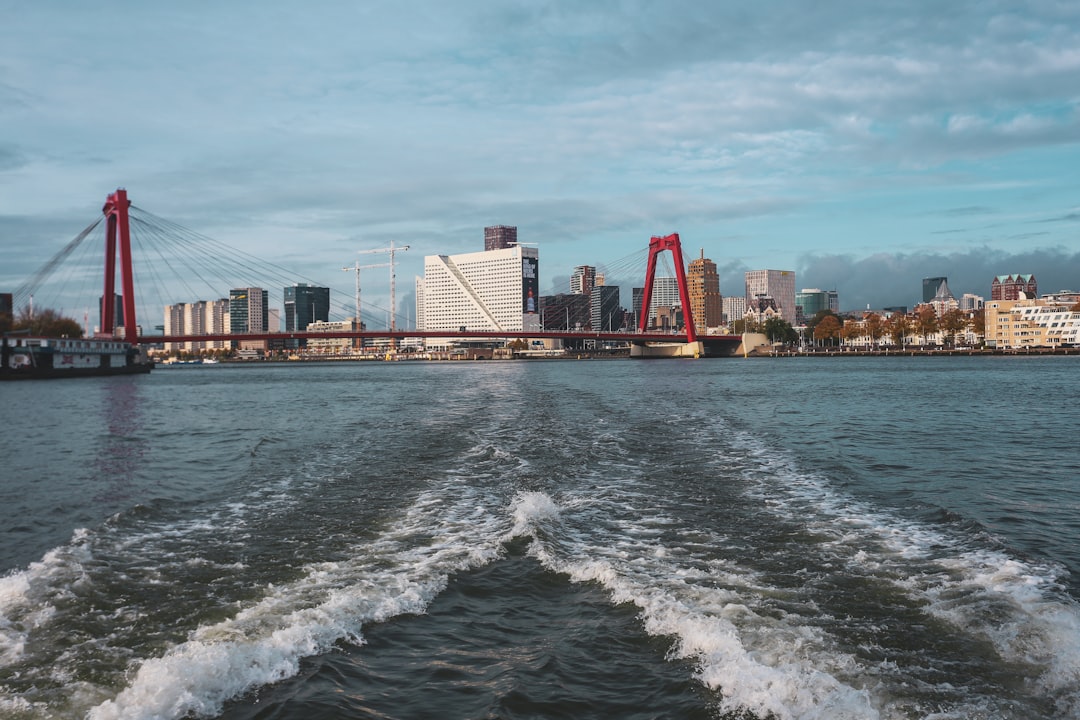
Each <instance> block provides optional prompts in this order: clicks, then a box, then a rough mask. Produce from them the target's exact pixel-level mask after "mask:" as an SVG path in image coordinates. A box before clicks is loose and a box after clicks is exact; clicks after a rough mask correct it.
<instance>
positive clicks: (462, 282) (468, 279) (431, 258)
mask: <svg viewBox="0 0 1080 720" xmlns="http://www.w3.org/2000/svg"><path fill="white" fill-rule="evenodd" d="M539 262H540V261H539V251H538V250H537V248H529V247H522V246H521V245H515V246H513V247H511V248H506V249H503V250H489V251H484V252H477V253H465V254H462V255H428V256H426V257H425V258H424V277H423V280H422V281H421V282H420V283H418V290H419V292H418V293H417V327H418V329H421V330H428V331H431V330H450V331H460V330H462V329H465V330H487V331H496V332H499V331H506V332H507V333H514V334H517V333H522V332H531V331H538V330H540V292H539V285H540V278H539ZM421 284H422V287H420V285H421ZM421 298H422V300H421Z"/></svg>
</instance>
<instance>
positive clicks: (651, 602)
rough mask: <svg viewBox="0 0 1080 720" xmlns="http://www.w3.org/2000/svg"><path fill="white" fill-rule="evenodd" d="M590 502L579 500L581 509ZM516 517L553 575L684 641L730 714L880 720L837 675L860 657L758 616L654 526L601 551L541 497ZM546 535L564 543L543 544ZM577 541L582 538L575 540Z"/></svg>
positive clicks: (813, 633)
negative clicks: (751, 642)
mask: <svg viewBox="0 0 1080 720" xmlns="http://www.w3.org/2000/svg"><path fill="white" fill-rule="evenodd" d="M588 504H589V503H588V501H584V500H577V501H575V502H574V503H573V505H576V506H577V507H578V508H582V509H584V508H586V507H588ZM568 505H570V504H568ZM512 514H513V516H514V518H515V527H514V532H515V533H517V534H528V533H534V542H533V543H532V545H531V547H530V553H531V554H532V555H533V556H534V557H536V558H537V559H538V560H539V561H540V562H541V564H543V565H544V566H545V567H546V568H548V569H550V570H552V571H554V572H559V573H564V574H566V575H568V576H569V577H570V578H571V579H572V580H573V581H574V582H595V583H598V584H599V585H601V586H602V587H604V588H605V589H606V590H607V591H608V592H609V593H610V595H611V599H612V602H614V603H626V602H628V603H633V604H635V605H636V606H638V607H639V608H640V609H641V617H642V620H643V622H644V627H645V630H646V632H648V633H649V634H651V635H657V636H665V637H672V638H675V646H674V648H673V649H672V652H671V654H672V657H673V658H677V659H685V660H690V661H692V662H694V663H695V664H696V665H697V666H698V668H699V671H698V674H697V677H698V679H699V680H700V681H701V682H702V683H703V684H705V685H706V686H707V687H709V688H711V689H713V690H716V691H719V692H720V693H722V695H723V699H722V701H721V707H720V708H719V709H720V710H721V711H722V712H733V711H738V710H750V711H752V712H755V713H757V714H758V715H760V716H761V717H765V716H768V715H770V714H771V715H772V716H773V717H775V718H776V719H777V720H794V719H796V718H798V719H800V720H819V719H820V720H826V719H829V720H875V719H876V718H878V717H879V715H878V712H877V710H876V709H875V708H874V707H873V706H872V704H871V701H870V697H869V694H868V693H867V692H866V691H864V690H861V689H857V688H854V687H850V686H849V685H846V684H845V683H844V682H842V681H841V680H839V679H837V677H836V676H834V675H833V674H830V670H837V671H839V670H841V669H845V670H850V669H851V666H853V665H854V664H855V661H854V659H853V658H851V657H850V656H848V655H845V654H843V653H840V652H836V651H835V650H831V649H830V648H829V642H828V639H827V638H825V637H824V636H822V634H821V633H820V632H819V631H818V630H815V629H813V628H810V627H807V626H804V625H801V624H799V623H798V622H797V618H794V620H795V622H794V623H791V622H788V621H787V620H786V619H784V620H777V621H773V620H769V619H767V618H764V617H761V616H758V615H756V614H755V613H754V612H753V611H752V610H751V609H750V608H748V607H747V606H745V605H744V604H742V603H740V602H738V595H737V594H736V593H735V592H732V591H730V590H727V589H724V588H722V587H715V586H713V585H712V584H711V583H710V581H714V580H715V577H716V576H714V575H712V574H711V573H709V572H708V571H706V572H701V571H699V570H695V569H693V568H691V567H688V566H686V565H683V564H681V563H680V562H679V561H678V560H677V559H676V558H677V557H679V556H685V555H686V553H685V552H682V551H681V550H680V549H679V548H665V547H664V546H662V545H660V544H658V543H657V542H656V541H655V535H656V532H655V528H653V527H649V526H647V525H641V524H637V525H633V526H625V527H623V528H622V531H623V532H622V533H621V536H620V538H619V539H615V538H612V542H610V543H608V544H601V543H603V537H602V534H601V535H600V536H592V537H591V538H590V539H589V540H587V541H586V540H584V538H585V537H586V536H585V534H581V535H575V534H574V532H573V530H572V529H571V528H569V527H566V526H561V525H559V526H557V527H556V525H557V524H558V522H559V520H560V518H561V517H562V516H563V514H564V513H563V511H561V510H560V509H559V507H558V506H557V505H556V504H555V502H554V501H553V500H552V499H551V498H550V497H547V496H546V495H543V494H542V493H524V494H521V495H519V496H518V497H517V498H516V500H515V503H514V504H513V506H512ZM653 521H655V522H653ZM585 522H586V523H587V524H590V525H591V524H592V523H591V522H590V521H589V520H585ZM656 522H659V523H660V524H664V522H663V518H651V519H650V524H655V523H656ZM541 534H549V535H554V536H558V540H557V541H553V542H550V543H549V542H543V541H541V540H540V539H539V537H540V535H541ZM635 536H638V537H640V538H641V539H640V540H635V539H634V537H635ZM570 537H573V538H579V539H577V540H570V541H569V542H568V541H567V538H570ZM556 545H558V548H556V547H555V546H556ZM714 569H717V570H719V569H720V568H717V567H715V566H714ZM718 574H719V573H718ZM748 630H749V631H750V632H753V633H754V636H755V638H756V639H757V640H759V641H762V640H765V641H766V643H767V644H762V645H759V646H758V647H756V648H755V649H753V650H751V649H748V648H747V647H746V646H745V645H744V643H743V640H742V637H743V635H744V634H745V633H747V632H748Z"/></svg>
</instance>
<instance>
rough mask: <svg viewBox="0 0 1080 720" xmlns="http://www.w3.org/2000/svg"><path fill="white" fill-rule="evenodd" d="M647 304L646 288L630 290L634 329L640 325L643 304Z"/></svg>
mask: <svg viewBox="0 0 1080 720" xmlns="http://www.w3.org/2000/svg"><path fill="white" fill-rule="evenodd" d="M643 302H645V288H643V287H637V288H631V289H630V311H631V312H632V313H634V327H635V328H636V327H638V325H639V324H640V323H639V322H638V321H639V320H640V319H641V303H643Z"/></svg>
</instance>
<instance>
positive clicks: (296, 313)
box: [285, 283, 330, 332]
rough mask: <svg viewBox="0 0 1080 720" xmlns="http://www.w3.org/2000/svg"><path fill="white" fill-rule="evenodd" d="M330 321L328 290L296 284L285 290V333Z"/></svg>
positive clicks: (305, 284)
mask: <svg viewBox="0 0 1080 720" xmlns="http://www.w3.org/2000/svg"><path fill="white" fill-rule="evenodd" d="M329 319H330V288H325V287H316V286H314V285H308V284H307V283H297V284H295V285H293V286H292V287H287V288H285V331H286V332H289V331H293V330H305V329H307V326H308V325H309V324H311V323H313V322H327V321H328V320H329Z"/></svg>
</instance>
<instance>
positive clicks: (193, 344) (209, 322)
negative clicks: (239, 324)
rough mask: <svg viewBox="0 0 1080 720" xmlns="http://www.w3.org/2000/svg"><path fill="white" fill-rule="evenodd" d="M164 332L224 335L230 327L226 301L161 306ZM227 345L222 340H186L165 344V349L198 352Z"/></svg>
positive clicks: (200, 301) (171, 333)
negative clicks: (163, 309)
mask: <svg viewBox="0 0 1080 720" xmlns="http://www.w3.org/2000/svg"><path fill="white" fill-rule="evenodd" d="M163 327H164V332H165V334H166V335H227V334H229V330H230V322H229V301H228V300H225V299H221V300H199V301H197V302H193V303H177V304H176V305H166V306H165V324H164V326H163ZM227 346H228V343H227V342H225V341H224V340H189V341H186V342H176V343H165V350H166V351H169V352H178V351H187V352H201V351H205V350H218V349H221V348H225V347H227Z"/></svg>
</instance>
